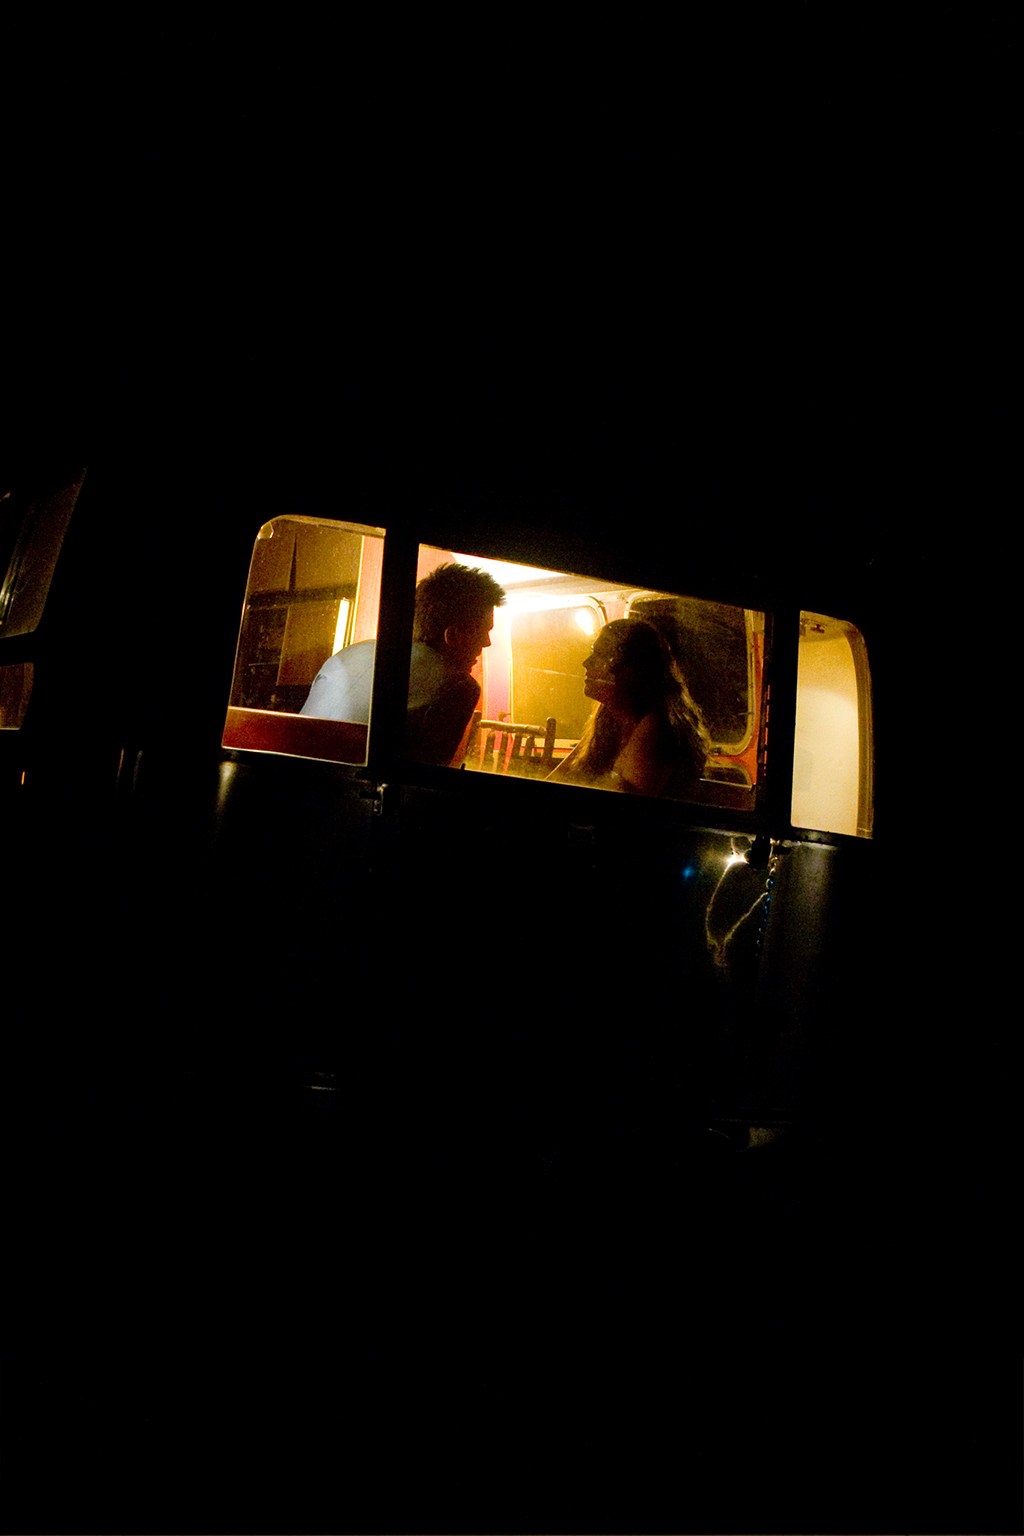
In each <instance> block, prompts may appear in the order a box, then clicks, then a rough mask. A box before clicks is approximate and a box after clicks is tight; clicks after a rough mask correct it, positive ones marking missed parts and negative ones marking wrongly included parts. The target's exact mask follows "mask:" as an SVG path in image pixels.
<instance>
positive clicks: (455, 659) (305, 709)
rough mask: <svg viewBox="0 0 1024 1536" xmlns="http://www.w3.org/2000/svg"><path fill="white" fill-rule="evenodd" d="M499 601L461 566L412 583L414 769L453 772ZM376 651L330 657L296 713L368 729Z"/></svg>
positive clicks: (371, 643)
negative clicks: (420, 765) (418, 765)
mask: <svg viewBox="0 0 1024 1536" xmlns="http://www.w3.org/2000/svg"><path fill="white" fill-rule="evenodd" d="M504 601H505V593H504V590H503V589H502V588H501V587H500V586H499V585H498V583H497V582H496V581H495V580H494V577H493V576H489V575H488V574H487V572H486V571H480V570H476V569H475V568H471V567H470V566H466V565H452V564H449V565H440V566H438V567H437V569H436V570H433V571H431V573H430V575H429V576H425V577H424V578H423V580H422V581H421V582H420V583H419V584H418V586H417V588H416V615H415V619H414V622H413V644H412V655H411V658H410V667H409V701H408V714H407V721H408V729H407V737H406V749H407V751H408V753H409V756H410V757H413V758H415V759H416V760H417V761H418V762H424V763H440V764H443V765H446V766H452V767H457V766H458V763H459V761H460V759H461V756H462V754H463V753H464V752H465V740H466V737H467V732H468V728H469V723H470V721H471V719H472V716H473V711H474V709H475V708H476V706H477V703H478V702H479V699H480V685H479V683H478V682H477V681H476V679H475V678H474V677H472V676H471V675H470V674H471V673H472V670H473V667H474V666H475V665H476V662H477V660H478V658H479V656H480V653H481V651H483V649H484V648H485V646H488V645H490V643H491V640H490V633H491V629H492V628H493V626H494V610H495V608H500V607H501V606H502V604H503V603H504ZM376 649H377V642H376V641H375V640H364V641H362V642H361V643H360V644H359V645H350V646H346V647H345V648H344V649H343V650H340V651H337V652H336V653H335V654H334V655H333V656H330V657H329V658H328V659H327V661H325V662H324V664H323V666H322V667H321V668H320V671H319V672H318V673H317V675H316V677H315V678H314V679H313V686H312V687H311V688H310V690H309V696H308V698H307V699H306V702H305V704H303V706H302V709H301V711H300V713H301V714H303V715H316V716H318V717H319V718H321V719H326V720H351V721H354V722H356V723H357V724H362V725H366V724H368V722H369V719H370V695H371V692H372V686H373V664H374V658H375V656H376Z"/></svg>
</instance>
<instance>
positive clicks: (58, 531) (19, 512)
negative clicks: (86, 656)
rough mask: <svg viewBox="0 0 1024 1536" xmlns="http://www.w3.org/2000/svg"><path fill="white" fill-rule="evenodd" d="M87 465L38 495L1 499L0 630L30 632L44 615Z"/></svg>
mask: <svg viewBox="0 0 1024 1536" xmlns="http://www.w3.org/2000/svg"><path fill="white" fill-rule="evenodd" d="M84 479H85V470H84V469H82V470H79V471H77V472H76V473H75V474H73V475H68V476H62V477H61V479H60V480H59V481H58V483H57V484H55V485H51V486H50V487H49V488H48V489H46V490H45V491H41V492H40V493H39V494H38V495H35V496H26V495H19V494H17V493H15V492H8V493H7V494H6V495H4V496H3V497H2V498H0V635H2V636H3V637H4V638H5V639H7V638H10V637H11V636H13V635H29V634H31V633H32V631H33V630H34V629H36V628H37V626H38V624H39V621H40V619H41V618H42V616H43V609H44V607H45V606H46V599H47V597H48V595H49V592H50V582H51V581H52V579H53V573H54V570H55V568H56V565H57V556H58V555H59V554H60V549H61V545H62V544H63V542H64V535H65V533H66V532H67V527H68V523H69V522H70V521H71V514H72V512H73V511H74V509H75V503H76V501H77V500H78V493H79V491H80V490H81V489H82V483H83V481H84Z"/></svg>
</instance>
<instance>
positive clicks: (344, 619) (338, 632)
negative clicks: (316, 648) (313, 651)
mask: <svg viewBox="0 0 1024 1536" xmlns="http://www.w3.org/2000/svg"><path fill="white" fill-rule="evenodd" d="M351 606H352V604H351V603H350V602H349V600H348V598H347V597H343V598H342V599H341V601H340V602H339V604H338V622H337V624H336V626H335V629H334V645H333V646H332V647H331V654H332V655H333V654H334V652H335V651H340V650H341V648H342V646H343V645H344V644H345V632H346V631H347V629H348V611H349V609H350V608H351ZM321 654H322V653H321Z"/></svg>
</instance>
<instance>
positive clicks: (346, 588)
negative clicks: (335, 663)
mask: <svg viewBox="0 0 1024 1536" xmlns="http://www.w3.org/2000/svg"><path fill="white" fill-rule="evenodd" d="M383 548H384V530H383V529H382V528H370V527H364V526H363V525H361V524H358V523H343V522H336V521H333V520H328V519H326V518H314V517H300V516H291V515H289V516H283V517H277V518H274V519H273V520H272V521H271V522H269V523H266V524H264V526H263V527H262V528H261V529H260V531H259V534H258V535H257V538H256V543H255V545H254V548H253V553H252V560H251V562H250V566H249V580H248V584H247V586H246V591H245V604H244V607H243V610H242V626H241V631H240V634H239V639H238V650H237V653H236V656H235V670H234V677H233V680H232V685H231V699H230V704H229V707H228V715H227V720H226V722H225V727H224V735H223V745H224V746H226V747H244V748H247V749H249V750H253V751H267V752H282V753H289V754H294V755H296V756H300V757H321V758H327V759H330V760H331V761H334V762H346V763H365V761H366V736H367V721H368V718H369V695H370V686H371V682H372V674H373V650H374V647H373V643H372V642H373V641H374V640H375V639H376V636H377V615H378V610H379V607H380V577H381V564H382V554H383ZM356 647H361V649H360V650H359V651H358V653H357V657H356V659H357V661H358V662H360V663H361V662H362V661H363V660H364V659H365V660H366V663H367V664H366V666H365V668H364V669H363V670H364V671H365V674H366V675H365V690H364V692H365V708H364V707H362V705H361V703H360V700H359V699H358V698H356V697H355V694H354V691H353V690H351V689H350V690H349V693H348V695H346V697H345V698H344V699H343V700H342V707H341V709H340V710H339V709H335V710H334V711H333V713H328V712H327V711H326V710H325V711H323V712H322V713H320V714H318V713H317V710H316V708H310V703H311V695H313V694H314V693H315V691H316V692H317V693H326V692H328V691H330V685H331V682H332V677H331V669H330V665H329V664H330V662H331V661H332V658H334V657H335V656H338V655H339V654H340V653H342V652H345V653H346V654H347V655H348V656H351V655H352V654H353V653H354V648H356ZM336 670H337V669H336ZM337 694H338V691H337V689H336V688H335V689H334V692H333V695H332V697H334V698H335V702H336V700H337Z"/></svg>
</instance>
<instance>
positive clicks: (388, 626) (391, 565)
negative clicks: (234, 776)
mask: <svg viewBox="0 0 1024 1536" xmlns="http://www.w3.org/2000/svg"><path fill="white" fill-rule="evenodd" d="M279 515H280V516H286V515H292V514H286V513H281V514H279ZM294 515H296V516H298V515H299V514H294ZM307 520H312V521H317V522H332V523H335V524H337V525H338V527H340V528H342V529H349V530H350V531H353V532H361V533H369V532H372V533H374V534H376V535H380V536H381V537H382V543H383V553H382V570H381V586H380V604H379V609H378V616H377V651H376V656H375V665H374V676H373V695H372V700H371V708H370V719H369V724H368V727H367V738H366V761H365V762H364V763H348V762H338V761H334V760H329V761H331V766H332V767H334V768H337V769H339V770H341V771H342V773H343V774H344V776H346V777H352V778H357V779H361V780H371V781H373V782H374V783H375V784H376V785H377V786H378V789H379V788H380V787H382V786H383V785H385V784H388V783H390V784H395V785H402V784H404V785H407V786H410V787H416V786H419V787H422V788H424V789H437V790H447V791H448V792H451V790H453V789H454V788H455V786H456V784H457V785H458V786H459V789H458V793H459V794H460V795H469V796H477V795H483V796H485V797H487V796H490V795H493V794H495V793H497V794H498V795H499V796H500V797H506V796H508V795H512V796H518V795H522V794H524V793H525V794H527V795H530V796H533V795H534V794H535V789H534V785H535V782H536V781H534V780H531V779H529V778H516V777H506V776H503V775H494V774H490V773H475V772H461V771H460V770H458V769H452V768H448V767H439V766H437V765H434V764H428V763H419V762H416V761H414V760H412V759H409V758H407V757H406V756H405V753H404V738H405V713H406V711H405V706H404V701H405V698H406V696H407V693H408V686H409V671H410V656H411V647H412V634H413V618H414V608H415V587H416V571H417V563H418V558H419V552H420V548H421V546H423V545H426V546H429V547H432V548H438V549H450V548H459V549H460V550H463V551H465V550H467V549H469V550H475V551H476V554H477V557H478V558H480V559H491V560H495V561H508V562H512V563H517V564H533V565H538V564H539V565H542V566H544V567H545V568H550V569H552V570H555V569H558V568H559V566H560V565H561V564H563V562H564V554H552V555H551V556H550V557H549V556H547V555H546V554H544V553H543V552H538V551H537V550H536V549H535V548H534V549H532V550H531V551H529V552H525V551H524V550H523V549H522V548H514V547H510V546H509V545H508V544H507V543H505V542H503V541H502V539H501V538H500V537H490V536H488V537H487V538H485V539H477V538H475V537H473V536H472V535H468V534H467V533H466V532H465V531H464V530H457V531H456V534H455V536H454V538H453V536H452V531H451V530H444V531H438V530H437V529H435V528H431V527H424V526H423V525H421V524H417V525H416V526H415V531H413V525H412V524H411V523H409V522H408V521H405V522H401V521H400V522H397V523H396V522H392V523H390V524H389V526H387V527H386V528H382V527H381V526H380V524H378V523H376V522H374V521H371V520H370V519H368V520H367V521H366V522H365V523H361V522H356V521H354V520H353V519H351V518H331V517H323V518H321V517H314V518H312V519H309V518H307ZM467 558H472V556H467ZM566 574H569V573H566ZM647 574H648V575H649V574H650V573H649V572H648V573H647ZM604 579H605V578H601V577H594V580H595V581H597V580H604ZM670 582H671V578H670V579H669V581H667V582H665V583H664V584H662V585H660V586H654V585H652V584H651V583H650V581H649V580H643V579H637V580H633V581H619V582H617V583H616V587H617V589H618V590H620V591H624V592H625V591H629V592H630V594H631V602H634V603H635V602H636V601H637V600H638V598H639V597H642V596H644V595H653V596H659V595H665V593H666V588H667V586H668V585H669V584H670ZM686 585H687V586H688V590H687V591H686V592H685V593H682V594H678V595H683V596H688V597H693V598H695V599H699V600H705V601H713V602H720V603H722V604H724V605H727V606H730V607H737V608H742V609H743V610H745V611H746V612H750V611H753V612H758V613H763V614H764V626H765V627H764V656H763V663H762V687H761V695H760V700H759V705H758V709H757V712H756V713H757V718H756V721H753V722H752V726H751V734H752V735H756V739H757V740H758V741H759V743H760V745H759V748H758V780H757V783H756V784H755V785H754V786H753V788H752V794H751V803H750V805H749V807H748V808H743V807H740V806H736V805H733V806H730V805H711V804H707V803H705V802H696V801H694V802H689V801H682V800H667V799H661V798H659V797H647V796H632V795H614V794H608V793H607V792H603V791H601V790H596V791H595V790H594V789H593V788H592V787H591V786H589V785H575V784H562V785H559V786H558V794H557V796H556V795H554V794H551V795H549V796H542V797H541V800H540V801H536V802H535V803H537V805H538V807H539V806H540V805H541V804H544V805H545V806H546V807H548V808H549V810H550V814H551V815H552V816H556V817H558V819H559V820H564V819H566V818H567V819H568V820H569V821H571V822H574V823H575V822H578V821H580V820H581V819H582V820H583V821H589V822H592V821H593V820H594V819H595V817H600V818H601V819H603V818H604V817H606V816H611V817H617V816H620V815H625V816H627V817H630V816H649V815H658V816H669V817H671V818H672V819H673V820H676V821H681V822H686V823H690V824H693V825H704V826H714V827H718V828H720V829H722V830H726V831H733V832H737V833H739V834H741V835H749V836H751V837H757V836H765V835H766V836H768V837H769V838H770V839H771V840H772V841H773V842H775V843H780V844H788V843H804V842H816V843H831V844H852V843H858V844H863V843H865V842H870V841H871V835H870V834H869V835H864V834H861V833H858V834H857V835H853V834H849V833H844V832H831V831H828V830H826V829H820V828H814V827H799V826H796V825H795V824H794V823H793V821H792V796H793V749H794V742H795V722H796V700H797V679H798V653H799V640H800V613H801V611H808V609H809V599H808V598H803V599H802V600H801V601H800V602H799V603H797V602H794V601H793V600H791V599H789V598H788V597H787V598H785V599H784V600H781V601H773V600H772V593H771V592H770V591H769V590H764V589H761V584H760V581H758V582H757V583H755V585H756V586H757V587H758V590H756V591H755V590H747V591H746V592H744V591H743V590H742V589H737V588H736V587H732V586H730V585H729V584H727V583H723V584H722V586H721V587H719V586H711V585H709V584H708V582H707V581H706V580H703V579H698V580H697V581H691V582H687V583H686ZM833 606H834V605H833V604H831V603H829V602H828V600H827V599H826V600H824V602H823V603H819V604H818V606H817V607H816V608H814V609H813V610H810V611H817V612H827V611H828V610H829V608H831V607H833ZM847 606H849V605H847ZM844 622H846V623H849V624H850V625H851V626H852V627H853V628H854V629H855V630H856V632H857V633H858V634H859V635H860V637H861V643H862V644H863V647H864V651H865V657H866V662H867V664H866V665H865V667H864V668H863V669H862V668H861V667H859V666H858V668H857V678H858V689H859V692H858V705H859V709H860V719H861V731H862V734H863V735H864V739H865V742H866V745H865V747H864V750H865V751H866V752H867V756H866V757H865V758H864V762H865V764H866V775H867V781H868V783H867V789H866V791H865V790H864V789H862V794H863V793H867V794H868V795H873V787H874V763H873V759H872V757H871V747H872V741H873V722H872V715H871V710H872V707H873V697H872V690H871V681H870V647H869V637H868V636H867V635H866V633H865V627H864V625H863V624H862V623H859V622H858V621H857V619H856V617H854V618H853V619H847V620H844ZM748 623H749V620H748ZM751 665H753V663H751ZM233 677H234V673H233V672H232V678H233ZM862 693H863V695H864V697H861V694H862ZM865 706H866V708H865ZM293 718H295V717H293ZM221 750H222V754H223V755H225V756H228V757H232V758H233V757H234V756H235V754H236V753H241V754H244V755H246V756H247V755H248V754H249V752H250V750H252V749H249V748H246V747H222V749H221ZM261 755H262V754H261ZM282 755H285V756H289V757H295V758H300V757H303V756H304V754H299V753H295V752H287V753H284V754H282ZM305 760H306V761H315V760H319V759H313V758H310V757H305ZM456 774H457V775H458V777H457V778H455V777H453V775H456ZM499 784H500V788H498V787H497V786H498V785H499Z"/></svg>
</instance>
